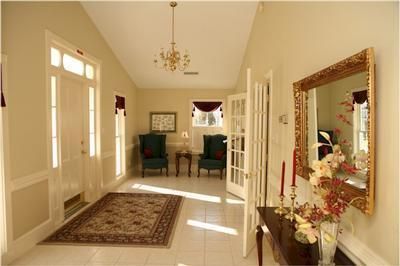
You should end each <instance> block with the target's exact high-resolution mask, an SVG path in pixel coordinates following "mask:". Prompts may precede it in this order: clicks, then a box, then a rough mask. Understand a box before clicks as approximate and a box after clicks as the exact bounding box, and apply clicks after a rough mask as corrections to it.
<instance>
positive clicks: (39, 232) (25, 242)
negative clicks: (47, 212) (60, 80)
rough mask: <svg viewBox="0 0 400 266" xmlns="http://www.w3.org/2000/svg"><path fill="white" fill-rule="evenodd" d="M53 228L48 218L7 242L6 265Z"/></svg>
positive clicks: (44, 236)
mask: <svg viewBox="0 0 400 266" xmlns="http://www.w3.org/2000/svg"><path fill="white" fill-rule="evenodd" d="M53 230H54V224H53V223H52V221H51V220H50V219H48V220H46V221H44V222H43V223H41V224H39V225H38V226H36V227H35V228H34V229H32V230H31V231H29V232H27V233H25V234H24V235H23V236H21V237H19V238H18V239H16V240H14V241H12V242H11V243H9V247H8V252H7V253H6V254H5V256H4V260H5V262H6V265H7V264H9V263H11V262H12V261H13V260H15V259H17V258H19V257H21V256H22V255H23V254H24V253H26V252H27V251H28V250H30V249H31V248H32V247H34V246H35V245H36V244H37V243H38V242H40V241H42V240H43V239H44V238H46V237H47V236H48V234H49V233H50V232H52V231H53Z"/></svg>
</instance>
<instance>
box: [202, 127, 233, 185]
mask: <svg viewBox="0 0 400 266" xmlns="http://www.w3.org/2000/svg"><path fill="white" fill-rule="evenodd" d="M203 140H204V148H203V154H200V160H199V162H198V165H199V168H198V172H197V177H199V176H200V169H207V170H208V174H210V170H219V171H220V178H221V179H222V173H223V171H224V168H226V136H224V135H221V134H218V135H203Z"/></svg>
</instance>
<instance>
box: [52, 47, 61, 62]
mask: <svg viewBox="0 0 400 266" xmlns="http://www.w3.org/2000/svg"><path fill="white" fill-rule="evenodd" d="M50 63H51V65H52V66H55V67H59V66H60V65H61V54H60V51H59V50H58V49H56V48H53V47H51V49H50Z"/></svg>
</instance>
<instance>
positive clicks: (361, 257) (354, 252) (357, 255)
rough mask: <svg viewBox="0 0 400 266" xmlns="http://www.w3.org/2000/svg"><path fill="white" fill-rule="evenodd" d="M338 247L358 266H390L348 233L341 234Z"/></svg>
mask: <svg viewBox="0 0 400 266" xmlns="http://www.w3.org/2000/svg"><path fill="white" fill-rule="evenodd" d="M338 246H339V248H340V249H341V250H342V251H343V253H344V254H346V255H347V256H348V257H349V258H350V259H351V260H352V261H353V262H354V263H355V264H356V265H390V263H388V262H387V261H385V260H384V259H383V258H382V257H381V256H379V255H378V254H376V253H375V252H374V251H373V250H371V249H370V248H369V247H367V246H366V245H365V244H364V243H363V242H361V241H360V240H359V239H357V238H355V237H354V236H353V235H352V234H351V233H350V232H348V231H345V230H343V232H342V233H341V234H340V236H339V244H338Z"/></svg>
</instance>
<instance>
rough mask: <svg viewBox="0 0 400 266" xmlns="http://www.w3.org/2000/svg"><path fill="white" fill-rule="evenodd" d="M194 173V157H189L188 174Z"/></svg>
mask: <svg viewBox="0 0 400 266" xmlns="http://www.w3.org/2000/svg"><path fill="white" fill-rule="evenodd" d="M191 174H192V157H189V163H188V175H189V177H190V175H191Z"/></svg>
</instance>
